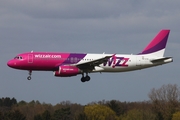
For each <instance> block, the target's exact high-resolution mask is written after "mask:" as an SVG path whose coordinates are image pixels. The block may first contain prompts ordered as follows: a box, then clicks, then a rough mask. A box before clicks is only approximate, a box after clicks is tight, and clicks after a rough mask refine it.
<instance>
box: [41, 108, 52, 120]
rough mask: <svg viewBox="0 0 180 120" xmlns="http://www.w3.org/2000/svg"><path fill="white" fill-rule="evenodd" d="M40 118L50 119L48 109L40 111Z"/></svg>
mask: <svg viewBox="0 0 180 120" xmlns="http://www.w3.org/2000/svg"><path fill="white" fill-rule="evenodd" d="M42 119H43V120H50V119H51V114H50V112H49V111H48V110H45V111H44V112H43V113H42Z"/></svg>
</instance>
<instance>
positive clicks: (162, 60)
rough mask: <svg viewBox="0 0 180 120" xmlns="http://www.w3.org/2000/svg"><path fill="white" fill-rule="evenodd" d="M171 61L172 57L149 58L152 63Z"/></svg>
mask: <svg viewBox="0 0 180 120" xmlns="http://www.w3.org/2000/svg"><path fill="white" fill-rule="evenodd" d="M172 61H173V58H172V57H165V58H160V59H154V60H151V62H153V63H156V62H172Z"/></svg>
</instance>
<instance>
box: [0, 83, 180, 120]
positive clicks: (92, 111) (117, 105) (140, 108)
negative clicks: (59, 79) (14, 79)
mask: <svg viewBox="0 0 180 120" xmlns="http://www.w3.org/2000/svg"><path fill="white" fill-rule="evenodd" d="M148 96H149V98H150V100H149V101H142V102H121V101H118V100H111V101H105V100H102V101H98V102H92V103H89V104H87V105H81V104H77V103H71V102H70V101H63V102H61V103H59V104H56V105H51V104H47V103H40V102H39V101H34V100H32V101H31V102H26V101H19V102H17V100H16V99H15V98H12V99H11V98H8V97H6V98H1V99H0V120H179V119H180V99H179V98H180V90H179V88H178V86H177V85H176V84H175V85H171V84H168V85H163V86H162V87H161V88H159V89H155V88H153V89H152V90H151V91H150V92H149V94H148Z"/></svg>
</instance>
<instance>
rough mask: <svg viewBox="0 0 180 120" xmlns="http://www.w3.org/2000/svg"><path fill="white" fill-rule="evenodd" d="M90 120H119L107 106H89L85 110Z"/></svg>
mask: <svg viewBox="0 0 180 120" xmlns="http://www.w3.org/2000/svg"><path fill="white" fill-rule="evenodd" d="M84 113H85V114H86V116H87V118H88V120H118V117H117V116H116V113H115V112H114V111H113V110H111V109H110V108H109V107H107V106H105V105H96V104H95V105H88V106H85V108H84Z"/></svg>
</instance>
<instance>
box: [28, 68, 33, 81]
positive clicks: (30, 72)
mask: <svg viewBox="0 0 180 120" xmlns="http://www.w3.org/2000/svg"><path fill="white" fill-rule="evenodd" d="M31 75H32V70H30V71H29V76H28V77H27V79H28V80H31Z"/></svg>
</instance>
